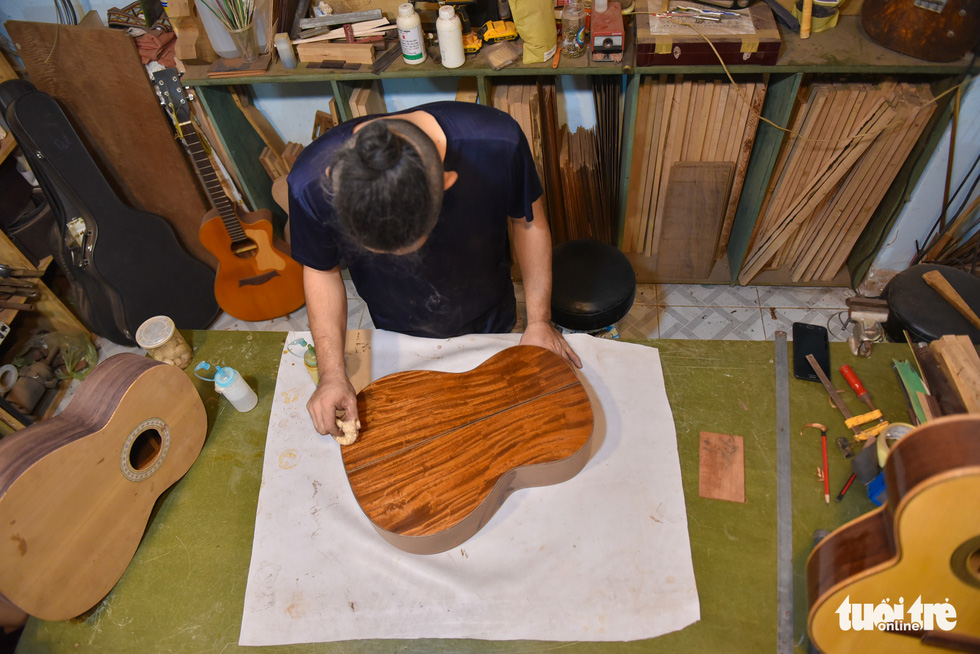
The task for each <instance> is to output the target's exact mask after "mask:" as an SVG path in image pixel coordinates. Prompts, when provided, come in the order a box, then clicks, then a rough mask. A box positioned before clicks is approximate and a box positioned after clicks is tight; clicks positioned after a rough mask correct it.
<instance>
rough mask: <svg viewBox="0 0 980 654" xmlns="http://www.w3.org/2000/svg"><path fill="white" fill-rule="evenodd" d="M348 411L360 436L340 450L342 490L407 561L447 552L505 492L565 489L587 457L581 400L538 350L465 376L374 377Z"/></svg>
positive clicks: (505, 355) (576, 384) (557, 362)
mask: <svg viewBox="0 0 980 654" xmlns="http://www.w3.org/2000/svg"><path fill="white" fill-rule="evenodd" d="M357 410H358V416H359V417H360V420H361V425H362V428H361V434H360V436H359V438H358V440H357V441H356V442H355V443H354V444H352V445H347V446H345V447H343V448H342V449H341V453H342V456H343V460H344V468H345V469H346V472H347V479H348V480H349V481H350V485H351V490H353V492H354V497H355V498H356V499H357V502H358V504H359V505H360V507H361V509H362V510H363V511H364V513H365V514H366V515H367V517H368V518H369V519H370V520H371V522H372V524H373V526H374V528H375V529H376V530H377V531H378V533H380V534H381V536H382V537H384V538H385V540H387V541H388V542H389V543H391V544H392V545H394V546H395V547H398V548H399V549H402V550H405V551H407V552H412V553H415V554H434V553H436V552H442V551H445V550H448V549H451V548H453V547H456V546H457V545H459V544H460V543H462V542H464V541H465V540H466V539H468V538H470V537H471V536H473V535H474V534H475V533H476V532H477V531H478V530H479V529H480V528H481V527H482V526H483V525H485V524H486V523H487V522H488V521H489V520H490V517H491V516H492V515H493V514H494V512H495V511H496V510H497V509H498V508H499V507H500V505H501V504H503V502H504V500H505V499H506V498H507V496H508V495H509V494H510V493H511V492H512V491H515V490H518V489H521V488H527V487H531V486H545V485H549V484H557V483H559V482H562V481H566V480H568V479H571V478H572V477H574V476H575V475H576V474H578V472H579V471H580V470H581V469H582V468H583V467H584V466H585V464H586V462H587V461H588V459H589V456H590V454H591V443H592V407H591V405H590V404H589V398H588V395H586V392H585V389H584V388H583V387H582V384H581V382H580V381H579V380H578V378H577V377H576V375H575V372H574V371H573V370H572V369H571V368H570V367H569V366H568V364H567V363H565V362H564V361H563V360H562V359H561V358H560V357H559V356H558V355H556V354H554V353H552V352H551V351H549V350H545V349H544V348H539V347H531V346H527V345H524V346H517V347H512V348H508V349H506V350H504V351H502V352H500V353H499V354H496V355H494V356H493V357H491V358H490V359H488V360H487V361H486V362H484V363H483V364H481V365H480V366H478V367H477V368H474V369H473V370H470V371H468V372H464V373H445V372H432V371H421V370H414V371H408V372H400V373H396V374H393V375H389V376H387V377H383V378H381V379H379V380H377V381H375V382H374V383H372V384H370V385H368V386H367V387H366V388H364V390H362V391H361V392H360V393H358V396H357Z"/></svg>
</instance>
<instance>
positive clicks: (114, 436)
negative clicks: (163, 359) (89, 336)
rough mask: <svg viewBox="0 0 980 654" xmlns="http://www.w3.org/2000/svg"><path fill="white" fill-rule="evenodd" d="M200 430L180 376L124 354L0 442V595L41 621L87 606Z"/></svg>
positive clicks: (121, 561)
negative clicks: (53, 409) (50, 413)
mask: <svg viewBox="0 0 980 654" xmlns="http://www.w3.org/2000/svg"><path fill="white" fill-rule="evenodd" d="M206 432H207V415H206V413H205V410H204V403H203V402H202V401H201V398H200V396H199V395H198V393H197V390H196V389H195V387H194V384H193V382H191V380H190V378H189V377H188V376H187V374H186V373H184V372H183V371H182V370H180V369H179V368H177V367H175V366H169V365H165V364H162V363H160V362H157V361H153V360H152V359H149V358H146V357H142V356H139V355H136V354H129V353H124V354H117V355H115V356H113V357H109V358H108V359H106V360H105V361H104V362H102V363H100V364H99V365H98V366H97V367H96V368H95V370H93V371H92V372H91V374H89V376H88V377H87V378H86V379H85V381H83V382H82V384H81V385H80V386H79V387H78V390H77V391H76V393H75V396H74V397H73V398H72V401H71V403H70V404H69V405H68V406H67V407H66V408H65V409H64V410H63V411H62V412H61V413H60V414H58V415H56V416H54V417H52V418H49V419H47V420H44V421H42V422H38V423H36V424H34V425H32V426H31V427H28V428H27V429H23V430H21V431H19V432H17V433H15V434H12V435H10V436H7V437H5V438H4V439H3V440H0V524H2V525H3V537H2V538H0V596H2V597H3V598H6V599H7V600H8V601H9V602H10V603H12V604H14V605H15V606H17V607H18V608H20V609H21V610H23V611H25V612H26V613H28V614H30V615H33V616H37V617H39V618H42V619H45V620H65V619H68V618H73V617H75V616H78V615H80V614H82V613H84V612H85V611H87V610H89V609H91V608H92V607H93V606H95V605H96V604H97V603H98V602H99V601H100V600H101V599H102V598H103V597H105V595H106V594H107V593H108V592H109V591H110V590H111V589H112V587H113V586H114V585H115V583H116V582H117V581H118V580H119V578H120V577H121V576H122V574H123V572H124V571H125V570H126V567H127V566H128V565H129V563H130V561H131V560H132V558H133V555H134V554H135V552H136V548H137V546H138V545H139V543H140V539H141V538H142V537H143V532H144V530H145V529H146V524H147V520H148V519H149V517H150V512H151V511H152V509H153V506H154V504H155V503H156V501H157V499H158V498H159V497H160V495H161V494H162V493H163V492H164V491H165V490H166V489H167V488H169V487H170V486H171V485H173V484H174V483H175V482H176V481H177V480H178V479H180V478H181V477H182V476H183V475H184V473H186V472H187V471H188V469H190V467H191V465H192V464H193V463H194V461H195V460H196V459H197V456H198V454H199V453H200V451H201V447H202V446H203V444H204V436H205V434H206Z"/></svg>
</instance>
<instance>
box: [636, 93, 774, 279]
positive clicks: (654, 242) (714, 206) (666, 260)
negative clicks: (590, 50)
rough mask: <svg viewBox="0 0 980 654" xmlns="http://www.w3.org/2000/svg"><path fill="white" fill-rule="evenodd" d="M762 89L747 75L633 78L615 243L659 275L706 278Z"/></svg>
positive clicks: (720, 250)
mask: <svg viewBox="0 0 980 654" xmlns="http://www.w3.org/2000/svg"><path fill="white" fill-rule="evenodd" d="M765 93H766V84H765V82H764V81H763V80H762V78H761V77H755V76H752V77H748V78H742V79H741V81H738V82H736V83H735V84H732V83H731V82H730V81H729V80H727V79H722V78H704V77H692V76H683V75H676V76H672V75H660V76H646V77H644V78H643V79H642V80H641V82H640V89H639V97H638V100H637V112H636V137H635V139H634V146H633V154H632V158H631V162H630V184H629V195H628V196H627V199H626V203H627V204H626V221H625V225H624V232H623V250H624V251H625V252H633V253H637V254H642V255H645V256H647V257H654V258H655V259H656V264H655V265H656V270H657V274H658V276H660V277H661V278H665V279H667V278H670V279H704V278H707V277H708V275H709V273H710V272H711V269H712V267H713V265H714V263H715V262H716V261H717V260H718V259H720V258H721V257H722V256H723V255H724V253H725V250H726V248H727V244H728V237H729V234H730V232H731V226H732V222H733V221H734V219H735V210H736V208H737V206H738V198H739V196H740V195H741V191H742V184H743V182H744V180H745V173H746V170H747V169H748V163H749V156H750V155H751V152H752V145H753V143H754V141H755V135H756V129H757V127H758V116H759V114H760V112H761V111H762V103H763V101H764V99H765Z"/></svg>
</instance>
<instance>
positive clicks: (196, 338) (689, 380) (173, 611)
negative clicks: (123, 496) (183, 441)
mask: <svg viewBox="0 0 980 654" xmlns="http://www.w3.org/2000/svg"><path fill="white" fill-rule="evenodd" d="M184 335H185V337H186V338H187V340H188V341H189V342H190V343H191V345H192V346H193V348H194V352H195V358H194V361H193V362H192V365H191V366H189V367H188V374H189V375H190V374H191V372H190V371H191V369H192V368H193V367H194V365H196V364H197V363H198V362H199V361H204V360H206V361H209V362H212V363H220V364H221V365H231V366H233V367H234V368H235V369H237V370H238V371H239V372H240V373H241V374H242V375H243V376H244V378H245V379H246V381H248V382H249V384H251V385H252V387H253V388H255V389H256V391H257V392H258V396H259V404H258V406H257V407H256V408H255V409H253V410H252V411H251V412H249V413H244V414H243V413H238V412H237V411H235V409H234V408H233V407H232V406H231V405H230V403H229V402H228V401H227V400H225V399H223V398H221V397H220V396H218V395H217V394H216V393H215V392H214V388H213V385H212V384H210V383H207V382H204V381H201V380H198V379H196V378H194V377H193V375H192V379H194V382H195V384H196V385H197V388H198V390H199V391H200V393H201V396H202V398H203V399H204V404H205V407H206V408H207V414H208V427H209V431H208V437H207V440H206V442H205V444H204V448H203V450H202V452H201V454H200V456H199V457H198V459H197V461H196V462H195V464H194V466H193V467H192V468H191V470H190V471H189V472H188V473H187V474H186V475H185V476H184V478H183V479H181V480H180V481H179V482H178V483H177V484H176V485H175V486H173V487H172V488H171V489H170V490H168V491H167V492H166V493H165V494H164V495H163V496H162V497H161V498H160V501H159V502H158V503H157V506H156V508H155V510H154V512H153V515H152V516H151V518H150V521H149V525H148V527H147V530H146V534H145V536H144V538H143V540H142V542H141V543H140V546H139V549H138V550H137V552H136V555H135V556H134V558H133V560H132V563H131V564H130V565H129V567H128V568H127V570H126V572H125V573H124V574H123V576H122V578H121V579H120V580H119V582H118V583H117V584H116V586H115V587H114V588H113V590H112V591H111V592H110V593H109V595H108V596H107V597H106V598H105V599H104V600H103V601H102V602H101V603H100V604H99V605H97V606H96V607H95V608H93V609H92V610H91V611H89V612H88V613H87V614H85V615H83V616H80V617H78V618H75V619H72V620H67V621H60V622H49V621H43V620H38V619H34V618H31V619H30V620H29V621H28V623H27V625H26V626H25V627H24V630H23V633H22V635H21V638H20V642H19V644H18V648H17V652H19V653H22V654H28V653H30V654H33V653H44V652H83V651H90V652H105V653H109V652H126V653H130V652H179V653H182V654H186V653H192V652H221V653H228V652H232V651H236V650H244V651H255V649H262V650H263V651H272V652H289V653H294V652H295V653H300V652H375V651H391V652H394V651H397V652H456V651H477V652H490V651H492V652H536V651H550V650H553V649H555V648H556V647H557V648H558V649H560V650H561V651H590V652H591V651H602V652H641V651H642V652H648V651H649V652H766V651H775V649H776V624H777V593H776V397H775V387H776V381H775V368H774V363H773V362H774V354H775V346H774V344H773V343H772V342H759V341H684V340H657V341H644V342H643V343H644V344H646V345H649V346H651V347H656V348H658V349H659V351H660V356H661V358H662V362H663V369H664V381H665V384H666V389H667V397H668V399H669V401H670V406H671V410H672V411H673V416H674V423H675V425H676V428H677V443H678V449H679V453H680V463H681V472H682V476H683V484H684V493H685V496H686V501H687V511H688V520H689V531H690V538H691V551H692V555H693V560H694V572H695V576H696V579H697V584H698V593H699V597H700V603H701V620H700V621H699V622H697V623H695V624H693V625H690V626H688V627H686V628H684V629H681V630H680V631H677V632H674V633H671V634H667V635H665V636H661V637H659V638H654V639H650V640H646V641H635V642H627V643H567V644H556V643H549V642H529V641H506V642H489V641H478V640H465V641H462V640H398V641H396V640H373V641H358V642H341V643H319V644H307V645H287V646H279V647H269V648H239V646H238V635H239V631H240V626H241V619H242V608H243V605H244V600H245V585H246V580H247V578H248V567H249V560H250V556H251V549H252V532H253V528H254V521H255V509H256V502H257V499H258V493H259V485H260V483H261V478H262V460H263V455H264V448H265V437H266V429H267V426H268V420H269V413H270V410H271V407H272V399H273V395H274V391H275V385H276V372H277V370H278V366H279V359H280V354H281V352H282V348H283V346H284V343H285V334H284V333H282V332H224V331H195V332H184ZM909 356H910V355H909V351H908V348H907V347H905V346H903V345H898V344H882V345H876V346H875V348H874V352H873V355H872V357H871V358H869V359H864V358H857V357H854V356H852V355H851V354H850V352H849V351H848V349H847V347H846V345H844V344H832V346H831V364H832V366H831V367H832V369H833V372H832V379H833V381H834V384H835V386H836V387H837V388H838V390H839V391H840V392H841V394H842V397H844V399H845V402H846V403H847V404H848V406H849V407H850V408H851V411H852V413H854V414H860V413H864V412H865V409H866V407H865V405H863V404H861V403H859V402H858V401H857V399H856V398H855V396H854V393H853V392H851V391H850V390H849V389H848V388H847V385H846V384H845V383H844V381H843V379H842V378H841V376H840V373H839V372H838V368H839V367H840V366H841V365H843V364H845V363H846V364H850V365H851V366H852V367H853V368H854V370H855V371H856V372H857V373H858V375H860V376H861V378H862V379H863V381H864V383H865V386H867V388H868V390H869V391H870V392H871V394H872V396H873V397H874V400H875V404H876V405H877V406H878V408H880V409H882V411H883V412H884V413H885V416H886V417H887V418H888V419H890V420H892V421H894V422H907V421H908V417H907V416H908V412H907V408H906V404H905V401H904V398H903V395H902V392H901V390H900V388H899V386H898V383H897V378H896V375H895V373H894V372H893V370H892V367H891V362H892V359H893V358H897V359H900V360H905V359H908V358H909ZM790 360H792V344H790ZM845 391H846V392H845ZM790 421H791V422H790V432H791V441H792V445H791V450H792V465H793V488H792V493H793V560H794V569H795V575H794V582H793V583H794V591H795V593H794V594H795V601H794V605H795V611H794V615H795V637H796V641H797V643H798V645H797V650H798V651H805V647H806V639H805V631H806V627H805V625H806V580H805V574H804V564H805V561H806V557H807V554H808V553H809V551H810V549H811V547H812V544H813V534H814V531H815V530H817V529H833V528H835V527H837V526H839V525H841V524H843V523H844V522H846V521H848V520H850V519H852V518H855V517H857V516H859V515H862V514H863V513H865V512H867V511H869V510H871V509H873V508H874V506H873V505H872V504H871V503H870V501H868V499H867V497H866V496H865V495H864V489H863V488H862V487H861V486H860V484H858V483H855V485H854V486H853V487H852V488H851V490H850V492H849V493H848V494H847V496H846V497H845V498H844V501H843V502H841V503H837V502H835V501H834V500H833V497H832V499H831V504H830V505H829V506H828V505H826V504H825V502H824V498H823V485H822V484H821V483H820V482H819V481H818V480H817V476H816V469H817V466H820V465H821V464H822V460H821V452H820V438H819V431H817V430H807V431H806V432H804V433H803V435H801V434H800V429H801V427H802V426H803V425H805V424H807V423H810V422H820V423H823V424H824V425H826V426H827V427H828V428H829V434H828V436H829V443H830V445H829V453H830V464H829V467H830V478H831V492H832V496H835V495H836V493H837V491H838V490H839V489H840V488H841V487H842V486H843V484H844V482H845V480H846V478H847V476H848V475H849V473H850V466H849V464H848V463H847V462H845V460H844V459H843V456H842V455H841V454H840V452H839V450H838V449H837V448H836V446H834V444H833V442H834V440H836V438H837V437H838V436H844V435H847V434H850V431H849V430H847V429H846V428H845V427H844V423H843V419H842V418H841V416H840V413H839V412H838V411H837V409H836V408H834V407H833V406H832V405H831V404H830V401H829V398H828V396H827V393H826V391H825V390H824V388H823V386H822V385H820V384H819V383H814V382H808V381H800V380H797V379H794V378H793V377H792V374H790ZM702 431H708V432H718V433H726V434H737V435H739V436H742V437H743V439H744V448H745V495H746V501H745V503H744V504H743V503H733V502H726V501H721V500H713V499H704V498H701V497H699V496H698V439H699V433H700V432H702ZM611 537H614V535H611Z"/></svg>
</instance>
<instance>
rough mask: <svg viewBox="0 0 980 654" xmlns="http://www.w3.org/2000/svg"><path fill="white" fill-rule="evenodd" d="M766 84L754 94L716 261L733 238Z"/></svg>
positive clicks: (761, 83)
mask: <svg viewBox="0 0 980 654" xmlns="http://www.w3.org/2000/svg"><path fill="white" fill-rule="evenodd" d="M766 90H767V89H766V83H765V81H762V80H760V81H758V82H757V83H756V84H755V90H754V91H753V93H752V108H751V111H750V112H749V118H748V121H747V122H746V125H745V135H744V137H743V139H742V145H741V151H740V152H739V155H738V160H737V161H736V162H735V177H734V179H733V180H732V191H731V194H730V195H729V198H728V208H727V210H726V212H725V220H724V222H723V223H722V226H721V233H720V234H719V236H718V245H717V247H716V248H715V257H714V258H715V261H718V260H719V259H721V258H722V256H724V254H725V251H726V250H727V249H728V239H729V238H730V237H731V232H732V225H733V224H734V223H735V213H736V212H737V211H738V203H739V199H740V198H741V197H742V187H743V186H744V185H745V176H746V175H747V174H748V171H749V161H750V160H751V158H752V149H753V147H754V145H755V137H756V134H758V131H759V116H760V115H761V114H762V105H763V103H764V102H765V99H766Z"/></svg>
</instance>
